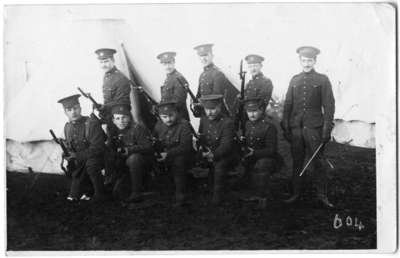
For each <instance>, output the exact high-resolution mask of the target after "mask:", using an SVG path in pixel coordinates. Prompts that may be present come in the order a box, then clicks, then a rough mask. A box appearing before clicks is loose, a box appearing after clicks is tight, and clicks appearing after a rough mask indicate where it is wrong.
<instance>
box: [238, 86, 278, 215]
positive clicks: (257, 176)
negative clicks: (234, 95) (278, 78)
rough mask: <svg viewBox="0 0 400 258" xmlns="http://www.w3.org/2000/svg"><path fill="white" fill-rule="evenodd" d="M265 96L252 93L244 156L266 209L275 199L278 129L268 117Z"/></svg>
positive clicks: (248, 100)
mask: <svg viewBox="0 0 400 258" xmlns="http://www.w3.org/2000/svg"><path fill="white" fill-rule="evenodd" d="M264 97H265V96H263V95H257V94H254V93H253V92H248V95H247V96H246V98H245V102H244V108H245V110H246V113H247V117H248V118H249V120H248V121H247V122H246V134H245V149H246V152H245V154H244V156H243V158H242V160H243V161H244V164H245V168H246V173H247V175H248V177H250V179H251V180H250V182H251V183H250V185H251V187H252V188H253V189H254V190H255V193H256V196H257V199H258V201H259V208H265V207H266V203H267V201H268V200H269V199H271V193H270V184H269V182H270V176H271V174H272V173H274V172H275V170H276V168H277V165H276V160H275V158H276V155H277V141H278V140H277V129H276V127H275V125H274V124H272V123H271V122H269V121H268V120H267V119H266V117H265V107H266V102H265V98H264Z"/></svg>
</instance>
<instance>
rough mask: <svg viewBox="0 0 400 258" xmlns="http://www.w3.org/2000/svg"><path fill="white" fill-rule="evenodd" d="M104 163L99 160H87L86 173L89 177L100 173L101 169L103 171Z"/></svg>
mask: <svg viewBox="0 0 400 258" xmlns="http://www.w3.org/2000/svg"><path fill="white" fill-rule="evenodd" d="M103 165H104V163H103V162H102V160H100V159H88V160H87V161H86V165H85V168H86V171H87V173H88V174H89V175H94V174H97V173H101V169H103V167H104V166H103Z"/></svg>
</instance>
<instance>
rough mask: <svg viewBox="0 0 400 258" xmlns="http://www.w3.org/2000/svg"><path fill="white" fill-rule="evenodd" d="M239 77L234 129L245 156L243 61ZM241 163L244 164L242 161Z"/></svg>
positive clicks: (244, 79) (244, 76) (244, 80)
mask: <svg viewBox="0 0 400 258" xmlns="http://www.w3.org/2000/svg"><path fill="white" fill-rule="evenodd" d="M239 77H240V80H241V84H240V97H239V108H238V113H237V114H236V119H235V120H236V121H235V124H236V128H238V129H240V135H239V137H238V141H239V145H240V150H241V152H242V155H246V154H247V153H248V151H249V150H248V148H247V145H246V114H245V111H244V86H245V83H246V71H243V60H240V69H239ZM242 162H245V160H244V159H242Z"/></svg>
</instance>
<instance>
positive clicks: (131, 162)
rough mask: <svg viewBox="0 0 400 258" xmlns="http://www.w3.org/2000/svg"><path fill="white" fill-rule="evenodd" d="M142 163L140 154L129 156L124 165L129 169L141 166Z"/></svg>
mask: <svg viewBox="0 0 400 258" xmlns="http://www.w3.org/2000/svg"><path fill="white" fill-rule="evenodd" d="M143 163H144V158H143V156H142V155H141V154H137V153H134V154H131V155H130V156H129V157H128V158H127V159H126V165H127V166H128V167H129V168H132V167H138V166H142V165H143Z"/></svg>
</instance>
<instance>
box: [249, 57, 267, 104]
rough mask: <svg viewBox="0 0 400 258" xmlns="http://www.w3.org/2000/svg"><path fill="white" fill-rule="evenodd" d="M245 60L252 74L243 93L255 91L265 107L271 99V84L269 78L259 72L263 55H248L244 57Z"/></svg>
mask: <svg viewBox="0 0 400 258" xmlns="http://www.w3.org/2000/svg"><path fill="white" fill-rule="evenodd" d="M245 60H246V62H247V67H248V70H249V72H250V74H251V76H252V78H251V79H250V81H249V82H248V83H247V85H246V89H245V95H248V94H251V93H250V92H253V94H254V93H255V92H257V94H258V95H259V97H261V98H262V100H263V102H264V103H265V107H267V106H268V104H269V101H270V99H271V95H272V90H273V85H272V82H271V80H270V79H269V78H267V77H266V76H265V75H264V74H263V73H262V72H261V69H262V67H263V66H262V62H263V61H264V57H262V56H259V55H248V56H246V57H245Z"/></svg>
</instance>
